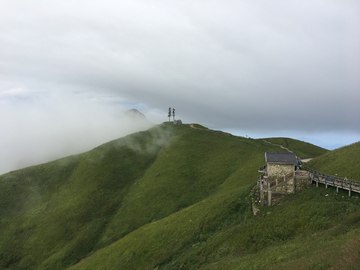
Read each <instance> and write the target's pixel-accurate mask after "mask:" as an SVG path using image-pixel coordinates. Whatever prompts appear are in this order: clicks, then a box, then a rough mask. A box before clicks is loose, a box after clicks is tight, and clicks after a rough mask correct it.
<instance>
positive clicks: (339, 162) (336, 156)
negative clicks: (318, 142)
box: [306, 142, 360, 181]
mask: <svg viewBox="0 0 360 270" xmlns="http://www.w3.org/2000/svg"><path fill="white" fill-rule="evenodd" d="M359 161H360V142H357V143H353V144H351V145H348V146H344V147H341V148H338V149H335V150H333V151H329V152H327V153H326V154H324V155H322V156H319V157H316V158H314V159H312V160H311V161H310V162H308V163H307V164H306V166H308V167H310V168H313V169H316V170H318V171H321V172H324V173H327V174H331V175H335V174H337V175H338V176H340V177H347V178H349V179H354V180H358V181H360V164H359Z"/></svg>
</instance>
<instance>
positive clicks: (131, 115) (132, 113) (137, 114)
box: [125, 109, 147, 120]
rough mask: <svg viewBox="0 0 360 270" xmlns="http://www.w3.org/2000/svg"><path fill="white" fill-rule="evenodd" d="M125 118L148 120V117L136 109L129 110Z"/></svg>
mask: <svg viewBox="0 0 360 270" xmlns="http://www.w3.org/2000/svg"><path fill="white" fill-rule="evenodd" d="M125 116H126V117H129V118H133V119H136V120H137V119H142V120H145V119H147V118H146V116H145V115H144V114H143V113H141V112H139V111H138V110H136V109H131V110H128V111H127V112H126V113H125Z"/></svg>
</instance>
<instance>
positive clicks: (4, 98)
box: [0, 90, 154, 174]
mask: <svg viewBox="0 0 360 270" xmlns="http://www.w3.org/2000/svg"><path fill="white" fill-rule="evenodd" d="M33 96H34V95H33V94H32V95H31V96H30V95H27V92H26V91H21V90H18V91H12V92H8V93H2V94H1V95H0V105H1V106H0V115H1V118H0V125H1V129H0V149H1V151H0V160H1V162H0V174H3V173H6V172H9V171H11V170H16V169H21V168H24V167H27V166H31V165H37V164H40V163H44V162H48V161H51V160H54V159H58V158H61V157H65V156H68V155H73V154H78V153H81V152H85V151H88V150H91V149H92V148H95V147H97V146H99V145H100V144H103V143H106V142H108V141H110V140H113V139H117V138H119V137H123V136H125V135H127V134H131V133H134V132H137V131H141V130H146V129H149V128H150V127H151V126H153V125H154V124H152V123H151V122H150V121H149V120H148V119H147V118H146V117H142V116H141V114H140V115H138V116H137V115H136V114H135V115H134V114H133V113H134V111H132V113H130V114H126V112H127V111H128V110H129V109H130V108H129V107H125V106H123V105H121V103H120V102H119V101H114V100H111V102H110V101H109V100H108V99H107V98H104V97H102V98H99V97H93V98H91V97H90V98H89V97H86V98H84V97H82V96H81V95H74V94H69V93H68V94H64V93H61V94H59V93H57V94H52V95H42V94H39V95H37V96H36V98H34V97H33ZM9 112H10V113H9ZM5 113H6V114H5ZM152 120H153V119H152Z"/></svg>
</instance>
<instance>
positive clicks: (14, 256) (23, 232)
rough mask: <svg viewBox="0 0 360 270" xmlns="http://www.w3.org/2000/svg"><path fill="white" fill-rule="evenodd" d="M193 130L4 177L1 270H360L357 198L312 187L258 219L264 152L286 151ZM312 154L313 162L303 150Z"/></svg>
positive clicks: (157, 132) (0, 185)
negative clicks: (331, 269)
mask: <svg viewBox="0 0 360 270" xmlns="http://www.w3.org/2000/svg"><path fill="white" fill-rule="evenodd" d="M195 127H196V128H197V129H194V128H191V127H190V126H188V125H182V126H171V125H160V126H157V127H154V128H152V129H150V130H148V131H144V132H139V133H135V134H132V135H129V136H126V137H124V138H120V139H118V140H115V141H112V142H109V143H106V144H104V145H102V146H100V147H97V148H95V149H93V150H91V151H89V152H86V153H83V154H81V155H76V156H71V157H67V158H64V159H60V160H57V161H54V162H50V163H46V164H42V165H38V166H33V167H29V168H26V169H22V170H19V171H14V172H10V173H8V174H4V175H1V176H0V211H1V212H0V214H1V216H0V217H1V222H0V268H2V269H65V268H68V267H71V269H156V268H157V269H258V268H269V269H272V268H271V267H273V268H274V269H281V267H283V269H289V268H288V267H289V266H291V268H294V267H293V266H296V265H297V268H298V269H327V268H328V266H329V265H332V266H336V265H340V266H344V267H351V266H353V265H354V264H355V263H356V262H358V261H357V260H358V259H359V257H360V256H358V255H359V250H360V249H359V248H358V246H359V242H360V240H359V238H358V236H357V235H358V232H359V231H358V228H359V227H358V225H359V221H360V206H359V202H358V200H357V199H356V198H348V197H346V196H344V197H342V196H343V195H342V193H339V194H338V195H336V193H335V192H334V191H333V190H331V189H327V190H325V189H321V188H318V189H311V188H309V189H305V190H303V191H302V192H301V193H299V194H297V195H291V196H287V197H286V198H285V199H283V200H281V201H280V203H279V204H278V205H276V206H271V207H267V208H263V209H261V210H260V212H259V214H258V215H257V216H253V215H252V210H251V201H252V196H253V195H252V187H253V185H254V184H255V182H256V176H257V175H258V173H257V169H258V167H259V166H260V165H262V164H263V163H264V152H265V151H281V148H279V147H277V146H274V145H270V144H267V143H265V142H264V141H263V140H252V139H245V138H241V137H235V136H232V135H229V134H226V133H221V132H210V131H209V130H207V129H206V128H204V127H201V126H199V125H195ZM299 147H301V143H299ZM304 154H306V155H313V151H310V150H309V148H308V147H307V145H305V143H304ZM325 192H326V194H328V196H325V195H326V194H325ZM329 192H330V193H329ZM331 192H332V193H331ZM329 194H330V196H329ZM314 247H315V251H314ZM330 247H334V248H333V249H331V248H330ZM348 250H351V252H350V254H351V256H352V257H351V260H349V258H348V257H344V256H345V255H344V254H348V253H347V252H348ZM356 252H358V253H356ZM356 256H358V257H356ZM260 258H261V259H260ZM80 260H81V262H80V263H79V261H80ZM278 267H279V268H278ZM301 267H303V268H301ZM306 267H307V268H306ZM321 267H323V268H321ZM295 268H296V267H295ZM349 269H351V268H349Z"/></svg>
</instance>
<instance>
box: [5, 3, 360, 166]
mask: <svg viewBox="0 0 360 270" xmlns="http://www.w3.org/2000/svg"><path fill="white" fill-rule="evenodd" d="M0 3H1V9H0V25H1V28H0V44H1V50H0V71H1V72H0V106H1V107H0V113H1V115H0V126H1V130H0V135H1V137H0V147H1V157H0V158H1V160H2V162H1V164H2V165H1V166H5V165H3V164H4V162H5V163H6V162H8V161H6V160H8V159H10V160H17V163H18V164H30V163H32V162H23V160H29V159H34V162H35V160H37V161H40V160H41V161H44V160H46V158H43V155H44V156H49V155H50V156H51V155H52V156H53V157H57V156H60V154H57V153H59V152H60V153H65V152H67V151H65V152H64V151H63V150H64V149H73V150H71V151H70V152H77V151H83V150H86V149H87V148H88V147H93V146H95V145H94V144H95V143H103V142H105V141H106V140H109V139H112V138H114V137H119V136H122V135H124V134H127V133H128V132H132V131H134V130H137V129H135V128H132V127H129V126H128V125H127V124H124V126H123V124H122V121H121V120H119V118H118V117H119V114H121V113H124V112H126V111H127V110H129V109H132V108H134V109H137V110H139V111H140V112H142V113H144V114H145V115H146V117H147V118H148V119H149V120H150V121H151V122H153V123H155V124H158V123H161V122H162V121H166V120H167V109H168V108H169V107H174V108H176V113H177V118H178V119H182V121H183V122H185V123H190V122H195V123H201V124H202V125H204V126H207V127H209V128H213V129H221V130H224V131H227V132H231V133H233V134H236V135H240V136H246V135H248V136H250V137H253V138H260V137H273V136H281V137H293V138H295V139H300V140H305V141H308V142H311V143H314V144H317V145H319V146H322V147H325V148H328V149H334V148H336V147H340V146H342V145H346V144H350V143H353V142H356V141H359V140H360V121H359V115H360V106H359V105H358V103H359V101H360V91H359V89H360V76H359V75H358V74H360V50H359V48H360V16H359V15H360V2H359V1H355V0H349V1H328V0H315V1H308V0H306V1H301V2H299V1H293V0H290V1H289V0H286V1H285V0H280V1H276V2H275V3H274V2H269V1H250V0H245V1H233V0H230V1H226V2H224V1H219V0H210V1H203V0H195V1H162V0H150V1H139V0H134V1H125V2H124V1H120V2H119V1H110V0H106V1H98V0H90V1H86V2H84V1H76V2H74V1H68V0H64V1H61V2H56V3H54V2H49V1H48V2H44V1H39V0H32V1H19V0H14V1H0ZM119 121H120V122H121V124H120V122H119ZM54 142H57V143H54ZM62 142H63V143H62ZM88 142H89V143H88ZM90 142H91V143H90ZM44 149H46V151H47V152H48V153H51V154H45V153H44V152H43V151H45V150H44ZM3 160H5V161H3ZM21 166H22V165H21ZM10 167H11V168H10ZM10 167H9V170H10V169H14V168H15V167H17V166H10ZM5 170H6V169H5Z"/></svg>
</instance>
